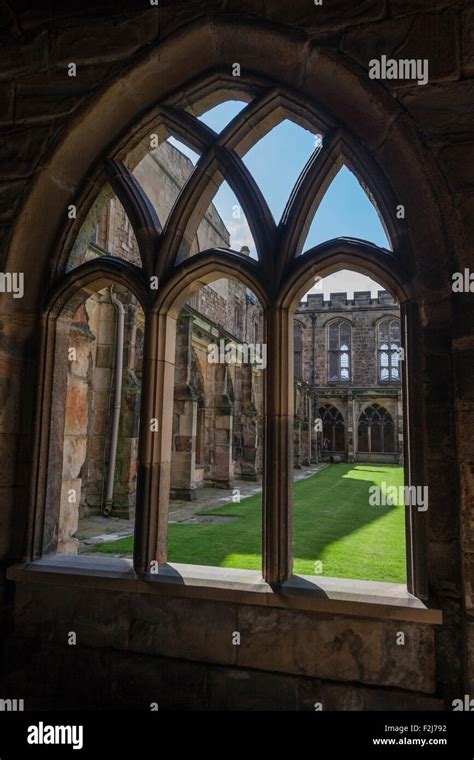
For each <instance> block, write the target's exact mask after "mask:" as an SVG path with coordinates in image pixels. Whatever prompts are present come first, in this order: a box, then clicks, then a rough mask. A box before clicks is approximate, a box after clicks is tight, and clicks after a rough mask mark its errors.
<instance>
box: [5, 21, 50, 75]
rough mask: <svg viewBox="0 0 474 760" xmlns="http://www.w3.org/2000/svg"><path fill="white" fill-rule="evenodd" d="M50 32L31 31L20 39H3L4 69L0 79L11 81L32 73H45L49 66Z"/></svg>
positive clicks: (44, 30) (12, 37)
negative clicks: (16, 77)
mask: <svg viewBox="0 0 474 760" xmlns="http://www.w3.org/2000/svg"><path fill="white" fill-rule="evenodd" d="M48 56H49V40H48V31H47V30H46V29H43V30H41V31H39V32H36V31H30V32H27V33H26V34H22V37H21V42H20V44H19V40H18V37H14V36H11V37H8V38H7V39H5V38H3V39H2V68H1V71H0V79H6V80H10V79H12V78H13V77H15V76H20V75H22V74H27V73H30V72H38V71H44V70H45V69H46V67H47V65H48Z"/></svg>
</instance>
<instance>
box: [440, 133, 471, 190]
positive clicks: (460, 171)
mask: <svg viewBox="0 0 474 760" xmlns="http://www.w3.org/2000/svg"><path fill="white" fill-rule="evenodd" d="M439 163H440V165H441V170H442V171H443V173H444V176H445V177H446V181H447V183H448V185H449V186H450V188H451V190H453V191H454V192H456V191H463V190H474V142H461V143H454V144H453V145H447V146H446V147H445V148H443V149H442V150H441V152H440V154H439Z"/></svg>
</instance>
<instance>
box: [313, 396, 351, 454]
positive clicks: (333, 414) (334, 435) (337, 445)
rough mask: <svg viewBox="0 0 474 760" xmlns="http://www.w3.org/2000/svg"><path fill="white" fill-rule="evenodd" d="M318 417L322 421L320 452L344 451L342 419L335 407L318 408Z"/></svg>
mask: <svg viewBox="0 0 474 760" xmlns="http://www.w3.org/2000/svg"><path fill="white" fill-rule="evenodd" d="M318 413H319V416H320V418H321V420H322V423H323V425H322V428H323V429H322V434H323V440H322V447H321V448H322V450H323V451H345V448H346V443H345V434H344V432H345V431H344V418H343V416H342V414H341V412H340V411H339V410H338V409H336V407H335V406H331V405H329V404H326V405H325V406H321V407H320V408H319V412H318Z"/></svg>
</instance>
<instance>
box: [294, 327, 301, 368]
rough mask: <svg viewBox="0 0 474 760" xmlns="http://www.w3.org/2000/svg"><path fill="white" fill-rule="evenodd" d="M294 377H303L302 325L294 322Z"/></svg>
mask: <svg viewBox="0 0 474 760" xmlns="http://www.w3.org/2000/svg"><path fill="white" fill-rule="evenodd" d="M294 353H295V378H296V379H297V380H302V379H303V325H302V324H301V323H300V322H295V327H294Z"/></svg>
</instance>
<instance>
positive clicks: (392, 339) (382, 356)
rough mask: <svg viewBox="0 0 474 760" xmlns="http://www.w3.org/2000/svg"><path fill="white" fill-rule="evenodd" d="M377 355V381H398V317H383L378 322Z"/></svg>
mask: <svg viewBox="0 0 474 760" xmlns="http://www.w3.org/2000/svg"><path fill="white" fill-rule="evenodd" d="M377 357H378V360H377V367H378V378H379V382H381V383H398V382H400V322H399V321H398V319H383V320H382V321H381V322H379V324H378V327H377Z"/></svg>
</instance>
